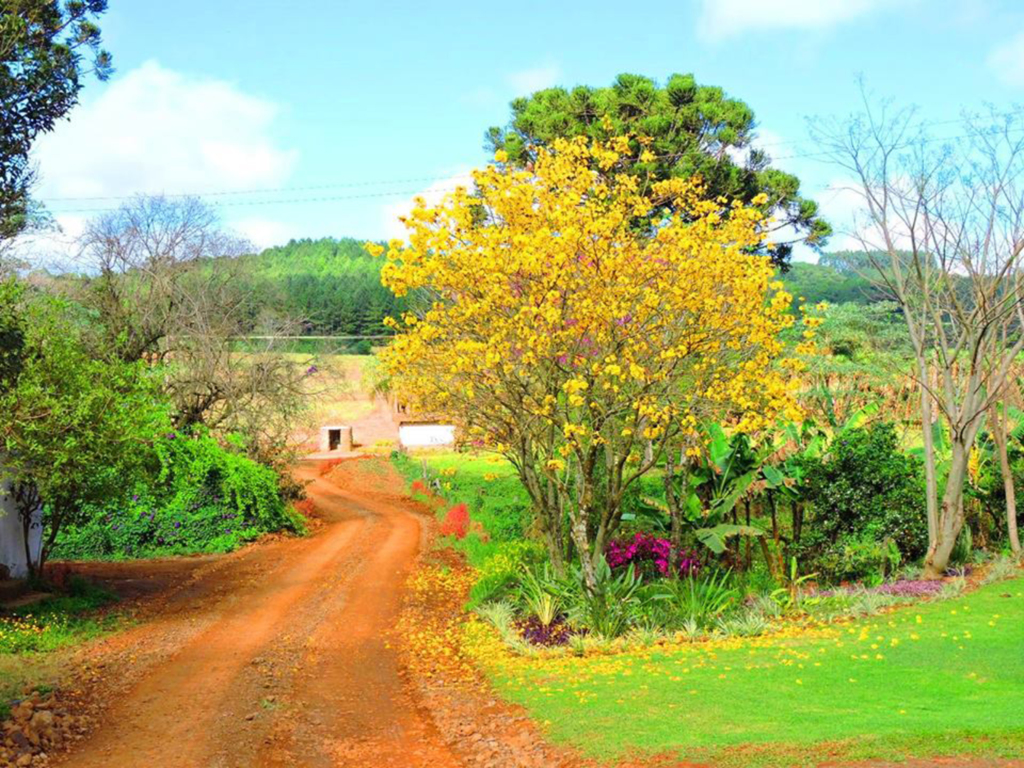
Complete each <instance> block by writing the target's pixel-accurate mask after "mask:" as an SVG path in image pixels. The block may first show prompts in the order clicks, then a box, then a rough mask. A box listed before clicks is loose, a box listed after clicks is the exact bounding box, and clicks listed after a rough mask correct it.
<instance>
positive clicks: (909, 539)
mask: <svg viewBox="0 0 1024 768" xmlns="http://www.w3.org/2000/svg"><path fill="white" fill-rule="evenodd" d="M804 468H805V472H806V475H805V478H806V483H805V488H806V498H807V500H808V501H809V502H810V503H811V504H812V506H813V514H812V516H811V517H810V518H809V519H808V524H807V525H806V526H805V529H804V537H803V540H802V541H801V543H800V548H801V550H802V552H801V557H802V559H803V560H804V561H805V562H807V564H808V568H809V570H812V571H817V572H818V573H819V575H820V576H822V577H823V578H825V579H832V580H836V579H842V578H863V577H865V576H874V575H875V574H876V573H878V571H879V569H880V568H881V567H883V564H884V561H885V560H886V559H887V558H888V559H889V560H891V559H892V557H891V553H889V552H887V551H886V549H885V548H886V547H887V544H886V543H885V542H887V541H892V542H893V543H894V544H895V546H896V548H897V549H898V551H899V553H900V556H901V558H902V559H903V560H909V559H914V558H917V557H920V556H921V555H923V554H924V551H925V548H926V546H927V542H928V533H927V522H926V519H925V514H924V493H923V489H924V477H923V473H922V469H921V465H920V463H919V462H918V461H917V459H915V458H914V457H912V456H909V455H907V454H904V453H902V452H900V450H899V447H898V442H897V439H896V431H895V429H894V428H893V425H892V424H885V423H879V424H874V425H871V426H870V427H867V428H863V429H853V430H849V431H847V432H845V433H844V434H843V435H842V437H840V438H839V439H837V440H835V441H833V443H832V445H831V446H830V448H829V451H828V453H827V454H826V455H824V456H823V457H821V458H816V459H812V460H807V461H805V463H804ZM865 542H875V543H876V544H878V545H879V547H880V548H878V549H873V548H872V547H865V546H863V545H864V543H865Z"/></svg>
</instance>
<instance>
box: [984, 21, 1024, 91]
mask: <svg viewBox="0 0 1024 768" xmlns="http://www.w3.org/2000/svg"><path fill="white" fill-rule="evenodd" d="M988 66H989V68H990V69H991V70H992V71H993V72H994V73H995V75H996V77H998V78H999V79H1000V80H1002V81H1003V82H1004V83H1006V84H1007V85H1012V86H1018V87H1024V31H1022V32H1020V33H1019V34H1018V35H1017V36H1016V37H1014V38H1012V39H1010V40H1007V41H1006V42H1004V43H1003V44H1002V45H999V46H997V47H996V48H994V49H993V50H992V52H991V53H990V54H989V55H988Z"/></svg>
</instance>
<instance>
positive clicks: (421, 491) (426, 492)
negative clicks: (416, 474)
mask: <svg viewBox="0 0 1024 768" xmlns="http://www.w3.org/2000/svg"><path fill="white" fill-rule="evenodd" d="M409 490H410V492H411V493H412V495H413V496H430V495H431V494H430V489H429V488H427V484H426V483H424V482H423V481H422V480H413V481H412V487H411V488H410V489H409Z"/></svg>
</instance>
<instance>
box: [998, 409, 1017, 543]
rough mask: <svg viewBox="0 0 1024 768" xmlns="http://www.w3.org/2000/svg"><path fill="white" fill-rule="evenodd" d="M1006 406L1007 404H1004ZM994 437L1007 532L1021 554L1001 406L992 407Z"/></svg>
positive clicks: (1015, 496)
mask: <svg viewBox="0 0 1024 768" xmlns="http://www.w3.org/2000/svg"><path fill="white" fill-rule="evenodd" d="M1004 407H1005V406H1004ZM992 439H993V440H994V441H995V444H996V450H997V451H998V452H999V470H1000V472H1001V473H1002V475H1003V492H1004V493H1005V495H1006V534H1007V538H1008V539H1009V540H1010V549H1011V551H1012V552H1013V554H1014V555H1019V554H1020V536H1019V534H1018V533H1017V492H1016V489H1015V488H1014V485H1013V470H1012V469H1011V468H1010V459H1009V456H1008V454H1007V448H1006V442H1007V439H1006V414H1005V413H1004V414H1002V415H1000V413H999V407H998V406H996V407H994V408H993V409H992Z"/></svg>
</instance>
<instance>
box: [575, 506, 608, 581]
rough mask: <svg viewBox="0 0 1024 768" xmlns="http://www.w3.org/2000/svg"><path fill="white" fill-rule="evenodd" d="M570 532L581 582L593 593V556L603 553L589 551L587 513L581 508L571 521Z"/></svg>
mask: <svg viewBox="0 0 1024 768" xmlns="http://www.w3.org/2000/svg"><path fill="white" fill-rule="evenodd" d="M570 530H571V533H572V540H573V543H574V544H575V545H576V549H577V550H578V553H579V559H580V566H581V567H582V568H583V584H584V586H585V587H586V588H587V592H589V593H590V594H592V595H593V594H594V593H596V592H597V568H596V561H595V559H594V558H595V557H596V556H597V555H598V554H600V555H601V556H603V553H592V552H591V551H590V544H589V541H588V540H587V514H586V512H584V511H583V510H580V511H579V512H578V513H577V514H576V515H575V517H574V519H573V521H572V528H571V529H570Z"/></svg>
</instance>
